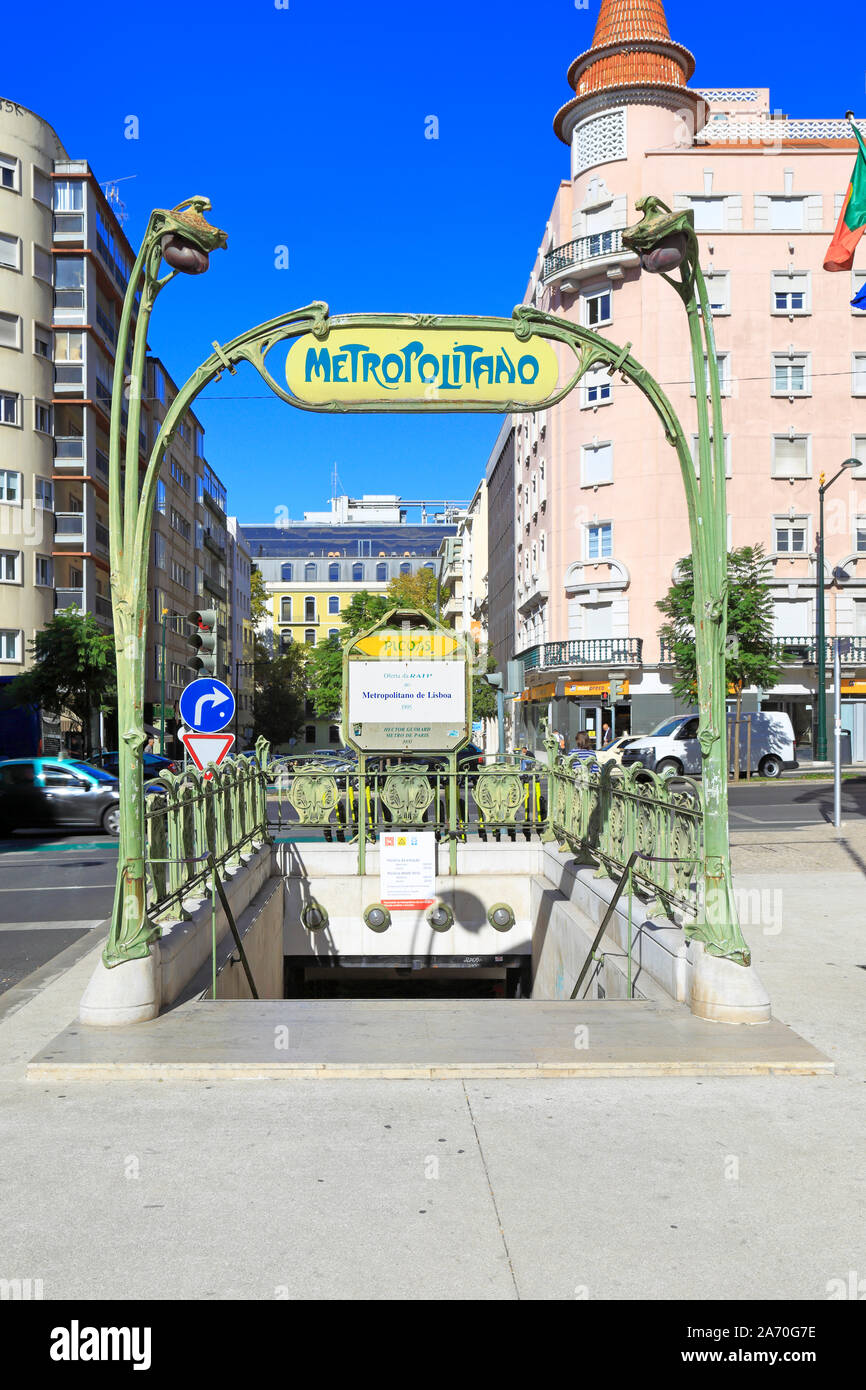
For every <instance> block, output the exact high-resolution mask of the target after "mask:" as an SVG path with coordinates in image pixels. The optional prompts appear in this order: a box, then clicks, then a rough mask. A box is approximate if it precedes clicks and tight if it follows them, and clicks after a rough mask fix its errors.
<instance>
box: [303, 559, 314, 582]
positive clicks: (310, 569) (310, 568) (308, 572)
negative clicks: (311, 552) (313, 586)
mask: <svg viewBox="0 0 866 1390" xmlns="http://www.w3.org/2000/svg"><path fill="white" fill-rule="evenodd" d="M304 578H305V579H313V580H315V578H316V566H315V565H314V564H312V563H310V564H306V565H304Z"/></svg>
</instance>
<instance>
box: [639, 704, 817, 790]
mask: <svg viewBox="0 0 866 1390" xmlns="http://www.w3.org/2000/svg"><path fill="white" fill-rule="evenodd" d="M733 724H734V715H733V714H731V713H729V714H728V748H729V749H730V747H731V730H732V727H733ZM750 729H751V739H750V735H749V730H750ZM750 753H751V769H750V770H751V771H752V772H758V773H759V774H760V775H761V777H780V776H781V774H782V772H783V771H784V770H785V769H793V768H796V767H798V766H799V764H798V763H797V759H796V752H795V745H794V730H793V727H792V725H791V721H790V719H789V718H788V715H787V714H780V713H776V712H775V711H774V712H772V713H768V714H746V713H743V714H741V715H740V771H741V772H746V771H747V770H748V769H747V762H748V761H749V754H750ZM701 761H702V759H701V746H700V744H699V743H698V716H697V715H696V714H694V713H693V714H686V715H678V716H677V718H675V719H666V720H664V722H663V723H661V724H659V726H658V728H657V729H654V730H653V732H652V733H651V734H645V735H643V736H642V737H640V738H633V739H632V740H631V742H630V743H629V745H628V747H627V748H626V749H625V750H624V751H623V755H622V765H623V767H632V766H634V764H635V763H640V764H641V765H642V766H643V767H645V768H648V769H649V771H650V772H658V773H661V774H662V775H663V776H676V777H681V776H683V774H685V776H686V777H695V776H699V775H700V771H701Z"/></svg>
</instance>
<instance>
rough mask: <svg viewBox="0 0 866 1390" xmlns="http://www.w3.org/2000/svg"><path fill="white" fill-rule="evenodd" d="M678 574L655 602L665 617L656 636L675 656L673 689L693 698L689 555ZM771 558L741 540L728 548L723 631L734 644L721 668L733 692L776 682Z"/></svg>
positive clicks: (686, 698)
mask: <svg viewBox="0 0 866 1390" xmlns="http://www.w3.org/2000/svg"><path fill="white" fill-rule="evenodd" d="M677 573H678V578H677V580H676V582H675V583H674V584H672V585H671V587H670V589H669V590H668V593H667V596H666V597H665V598H663V599H660V600H659V602H658V603H657V604H656V607H657V608H659V609H660V610H661V612H662V613H663V614H664V616H665V619H666V621H665V622H664V623H663V624H662V626H661V627H660V628H659V637H660V638H661V641H662V642H663V643H664V644H665V645H666V646H667V647H668V648H669V649H670V652H671V655H672V656H673V660H674V672H675V676H674V683H673V692H674V694H675V695H676V696H677V698H678V699H680V700H684V701H689V702H691V703H694V702H695V700H696V698H697V660H696V656H695V620H694V603H695V583H694V567H693V563H692V557H691V555H687V556H685V557H684V559H682V560H680V562H679V565H678V566H677ZM769 575H770V562H769V560H768V559H767V556H766V554H765V552H764V548H763V546H760V545H754V546H753V545H743V546H740V547H739V549H737V550H731V551H729V553H728V633H729V635H731V634H736V637H737V639H738V643H737V645H738V648H739V650H738V651H736V652H731V653H729V654H728V656H727V658H726V662H725V672H726V675H727V680H728V685H729V687H731V686H732V687H733V689H734V691H735V692H736V694H737V697H738V705H739V694H740V692H741V691H742V690H743V689H744V688H745V687H746V686H760V688H761V689H762V690H770V689H772V687H773V686H774V685H776V684H777V683H778V680H779V677H780V674H781V670H782V664H781V662H780V661H779V659H778V657H777V656H776V654H775V652H774V649H773V598H772V592H771V590H770V586H769V583H768V579H769Z"/></svg>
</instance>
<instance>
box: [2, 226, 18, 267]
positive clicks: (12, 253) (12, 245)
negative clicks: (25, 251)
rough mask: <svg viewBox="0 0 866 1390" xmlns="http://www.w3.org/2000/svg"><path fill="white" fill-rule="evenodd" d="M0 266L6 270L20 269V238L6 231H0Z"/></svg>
mask: <svg viewBox="0 0 866 1390" xmlns="http://www.w3.org/2000/svg"><path fill="white" fill-rule="evenodd" d="M0 266H5V267H6V269H7V270H20V269H21V240H20V238H19V237H17V236H9V234H8V233H7V232H0Z"/></svg>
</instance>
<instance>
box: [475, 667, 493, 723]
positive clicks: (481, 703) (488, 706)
mask: <svg viewBox="0 0 866 1390" xmlns="http://www.w3.org/2000/svg"><path fill="white" fill-rule="evenodd" d="M485 670H486V671H495V670H496V662H495V661H494V660H493V657H492V656H488V657H487V664H486V666H485ZM496 712H497V706H496V691H495V690H494V688H493V686H492V685H488V683H487V681H486V680H485V679H484V677H483V676H473V677H472V718H473V719H494V718H495V717H496Z"/></svg>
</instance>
